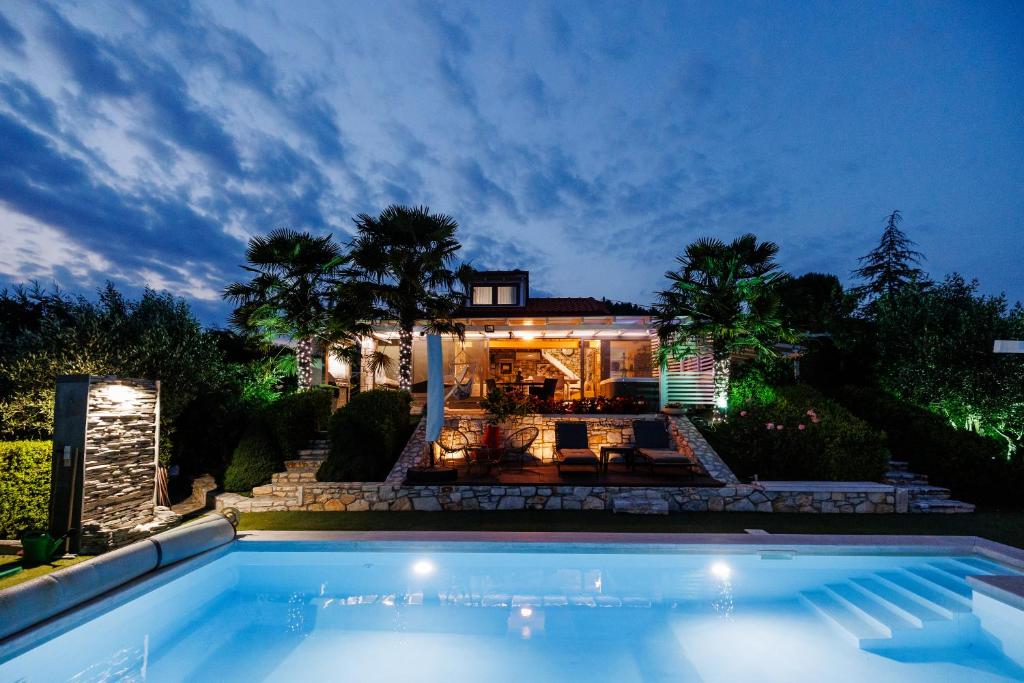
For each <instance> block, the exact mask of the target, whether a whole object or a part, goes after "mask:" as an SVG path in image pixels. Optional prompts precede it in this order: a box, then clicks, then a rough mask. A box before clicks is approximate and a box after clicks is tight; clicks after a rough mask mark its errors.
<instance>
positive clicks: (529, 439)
mask: <svg viewBox="0 0 1024 683" xmlns="http://www.w3.org/2000/svg"><path fill="white" fill-rule="evenodd" d="M538 436H540V430H539V429H537V428H536V427H523V428H522V429H517V430H516V431H514V432H512V433H511V434H509V435H508V439H507V440H506V441H505V454H506V456H507V457H509V458H510V459H511V458H512V457H514V458H515V461H516V462H518V463H519V469H520V470H521V469H523V461H524V460H525V459H526V456H527V453H528V451H529V450H530V446H532V445H533V442H534V441H536V440H537V437H538Z"/></svg>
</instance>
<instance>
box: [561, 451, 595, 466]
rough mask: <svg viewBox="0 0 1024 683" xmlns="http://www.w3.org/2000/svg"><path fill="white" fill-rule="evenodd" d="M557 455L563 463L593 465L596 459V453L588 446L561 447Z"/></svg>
mask: <svg viewBox="0 0 1024 683" xmlns="http://www.w3.org/2000/svg"><path fill="white" fill-rule="evenodd" d="M557 455H558V459H559V460H560V461H561V462H562V464H563V465H593V464H594V462H596V461H597V454H595V453H594V451H592V450H590V449H589V448H561V449H559V450H558V453H557Z"/></svg>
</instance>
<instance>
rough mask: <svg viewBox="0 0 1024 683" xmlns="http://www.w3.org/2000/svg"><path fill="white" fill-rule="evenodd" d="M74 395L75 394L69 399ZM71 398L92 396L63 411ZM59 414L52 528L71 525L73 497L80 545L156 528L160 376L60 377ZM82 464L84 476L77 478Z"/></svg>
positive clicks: (88, 549) (130, 537)
mask: <svg viewBox="0 0 1024 683" xmlns="http://www.w3.org/2000/svg"><path fill="white" fill-rule="evenodd" d="M67 397H74V398H73V400H71V401H68V400H62V398H64V399H66V398H67ZM69 403H71V404H77V406H78V407H79V408H80V407H81V405H82V404H83V403H84V407H85V410H84V411H82V410H80V409H79V410H74V411H63V410H62V406H63V405H66V404H69ZM68 413H72V414H68ZM54 422H55V427H54V467H53V473H54V477H53V485H52V486H51V491H52V500H51V506H50V516H51V520H50V526H51V529H58V530H59V529H60V528H61V526H63V527H64V528H66V527H67V520H68V518H69V504H70V508H71V509H70V519H71V520H72V523H71V527H72V528H77V529H79V535H78V543H77V545H78V548H79V551H80V552H83V553H94V552H102V551H104V550H109V549H111V548H116V547H119V546H122V545H125V544H127V543H130V542H132V541H134V540H136V539H138V538H141V537H143V536H146V535H148V534H149V533H150V532H151V531H152V530H153V529H150V528H149V527H150V526H151V525H153V523H154V518H155V513H156V468H157V466H158V457H159V444H160V383H159V382H158V381H152V380H141V379H122V378H117V377H89V376H81V375H78V376H72V377H61V378H58V380H57V405H56V410H55V415H54ZM65 447H67V448H69V449H70V457H65V453H66V452H67V451H66V450H65ZM74 470H77V476H76V477H75V479H76V481H75V483H74V484H73V485H70V486H69V485H68V484H69V483H70V481H69V480H70V475H71V471H74ZM62 480H63V482H64V483H63V485H62V484H61V482H62ZM69 491H73V492H74V493H75V494H77V495H75V496H71V495H69ZM62 497H63V499H62ZM72 501H73V502H72Z"/></svg>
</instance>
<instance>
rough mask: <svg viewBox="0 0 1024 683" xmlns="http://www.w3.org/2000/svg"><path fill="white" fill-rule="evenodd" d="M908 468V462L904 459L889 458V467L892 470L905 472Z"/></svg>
mask: <svg viewBox="0 0 1024 683" xmlns="http://www.w3.org/2000/svg"><path fill="white" fill-rule="evenodd" d="M909 468H910V463H908V462H907V461H906V460H890V461H889V469H890V470H892V471H894V472H907V471H908V470H909Z"/></svg>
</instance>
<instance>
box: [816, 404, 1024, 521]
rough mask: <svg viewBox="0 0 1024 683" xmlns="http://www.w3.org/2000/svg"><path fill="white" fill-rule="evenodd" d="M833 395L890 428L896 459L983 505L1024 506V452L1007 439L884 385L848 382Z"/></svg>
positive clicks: (888, 429)
mask: <svg viewBox="0 0 1024 683" xmlns="http://www.w3.org/2000/svg"><path fill="white" fill-rule="evenodd" d="M833 397H834V398H835V399H836V400H837V401H838V402H839V403H841V404H842V405H844V406H845V407H846V408H848V409H849V410H850V411H851V412H852V413H854V414H855V415H858V416H860V417H861V418H863V419H865V420H867V421H868V422H870V423H871V424H873V425H875V426H876V427H878V428H880V429H883V430H885V433H886V435H887V437H888V442H889V450H890V451H892V453H893V458H895V459H897V460H905V461H907V462H908V463H909V465H910V469H911V470H912V471H914V472H920V473H922V474H927V475H928V479H929V483H931V484H934V485H937V486H945V487H947V488H949V489H950V490H951V491H952V492H953V496H954V497H956V498H960V499H963V500H966V501H969V502H972V503H976V504H979V505H985V506H989V507H1002V508H1015V509H1016V508H1021V507H1022V506H1024V500H1022V496H1021V491H1024V457H1022V454H1021V453H1017V454H1015V455H1014V456H1013V457H1007V453H1006V442H1005V441H1000V440H997V439H992V438H989V437H986V436H981V435H979V434H976V433H974V432H969V431H965V430H961V429H956V428H954V427H953V426H952V425H951V424H950V423H949V422H948V421H947V420H946V419H945V418H944V417H942V416H941V415H938V414H936V413H933V412H931V411H928V410H925V409H923V408H919V407H917V406H914V405H913V404H910V403H907V402H906V401H902V400H900V399H898V398H896V397H895V396H893V395H892V394H889V393H887V392H885V391H882V390H880V389H871V388H864V387H853V386H845V387H840V388H839V389H837V390H835V391H834V392H833Z"/></svg>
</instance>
